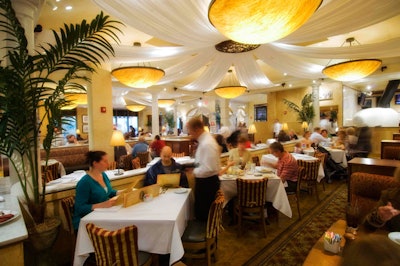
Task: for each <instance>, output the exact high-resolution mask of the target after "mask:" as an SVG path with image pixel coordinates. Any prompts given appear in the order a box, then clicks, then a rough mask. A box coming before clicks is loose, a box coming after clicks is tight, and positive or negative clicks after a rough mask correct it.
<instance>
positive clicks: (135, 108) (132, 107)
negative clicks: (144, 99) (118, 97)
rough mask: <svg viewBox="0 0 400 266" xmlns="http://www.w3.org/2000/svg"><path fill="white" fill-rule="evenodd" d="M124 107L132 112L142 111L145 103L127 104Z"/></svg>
mask: <svg viewBox="0 0 400 266" xmlns="http://www.w3.org/2000/svg"><path fill="white" fill-rule="evenodd" d="M125 107H126V109H128V110H129V111H132V112H140V111H142V110H143V109H144V108H146V105H141V104H127V105H126V106H125Z"/></svg>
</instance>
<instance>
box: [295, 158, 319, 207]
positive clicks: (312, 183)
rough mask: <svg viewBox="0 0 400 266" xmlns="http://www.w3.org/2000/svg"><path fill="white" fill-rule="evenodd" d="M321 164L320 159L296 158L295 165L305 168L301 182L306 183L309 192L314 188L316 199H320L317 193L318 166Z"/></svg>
mask: <svg viewBox="0 0 400 266" xmlns="http://www.w3.org/2000/svg"><path fill="white" fill-rule="evenodd" d="M320 164H321V161H320V160H319V159H318V160H315V161H303V160H297V165H298V166H302V167H304V170H305V175H304V178H303V179H302V180H301V183H302V184H306V185H307V190H308V192H309V193H312V192H313V190H315V194H316V195H317V200H318V201H320V199H319V195H318V186H317V185H318V181H317V179H318V170H319V166H320Z"/></svg>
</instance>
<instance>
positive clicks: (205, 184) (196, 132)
mask: <svg viewBox="0 0 400 266" xmlns="http://www.w3.org/2000/svg"><path fill="white" fill-rule="evenodd" d="M187 129H188V133H189V135H190V137H191V138H193V139H195V140H197V142H198V143H199V144H198V146H197V149H196V154H195V168H194V170H193V174H194V176H195V177H196V179H195V180H196V186H195V191H194V195H195V203H194V212H195V216H196V219H198V220H201V221H207V218H208V211H209V209H210V206H211V204H212V202H213V201H214V200H215V194H216V192H217V190H218V189H219V186H220V181H219V178H218V172H219V170H220V168H221V167H220V152H219V146H218V143H217V142H216V141H215V139H214V138H213V137H212V136H211V134H210V133H208V132H206V131H205V130H204V124H203V122H202V121H201V120H200V119H199V118H192V119H190V120H189V122H188V123H187Z"/></svg>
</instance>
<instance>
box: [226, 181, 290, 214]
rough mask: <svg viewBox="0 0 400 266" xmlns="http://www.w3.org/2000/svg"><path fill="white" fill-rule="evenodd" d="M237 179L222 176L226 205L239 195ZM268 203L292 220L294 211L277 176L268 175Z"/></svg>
mask: <svg viewBox="0 0 400 266" xmlns="http://www.w3.org/2000/svg"><path fill="white" fill-rule="evenodd" d="M236 178H237V177H234V178H230V177H229V178H227V176H226V175H222V176H221V177H220V178H219V179H220V180H221V189H222V190H223V191H224V195H225V204H226V203H228V201H229V200H231V199H232V198H233V197H235V196H236V195H237V188H236ZM240 178H243V179H261V178H263V176H254V175H244V176H241V177H240ZM267 201H268V202H272V206H274V208H275V209H277V210H279V211H280V212H281V213H283V214H284V215H286V216H288V217H290V218H292V209H291V208H290V204H289V200H288V197H287V195H286V191H285V188H284V186H283V183H282V180H281V179H280V178H279V177H278V176H276V175H275V174H268V185H267Z"/></svg>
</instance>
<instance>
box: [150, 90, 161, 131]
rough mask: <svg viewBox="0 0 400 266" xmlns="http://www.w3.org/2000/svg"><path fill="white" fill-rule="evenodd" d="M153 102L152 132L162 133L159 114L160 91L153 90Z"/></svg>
mask: <svg viewBox="0 0 400 266" xmlns="http://www.w3.org/2000/svg"><path fill="white" fill-rule="evenodd" d="M151 96H152V99H151V100H152V103H151V133H152V135H153V136H155V135H159V134H160V125H159V123H160V122H159V118H158V116H159V114H158V93H157V92H152V93H151Z"/></svg>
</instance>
